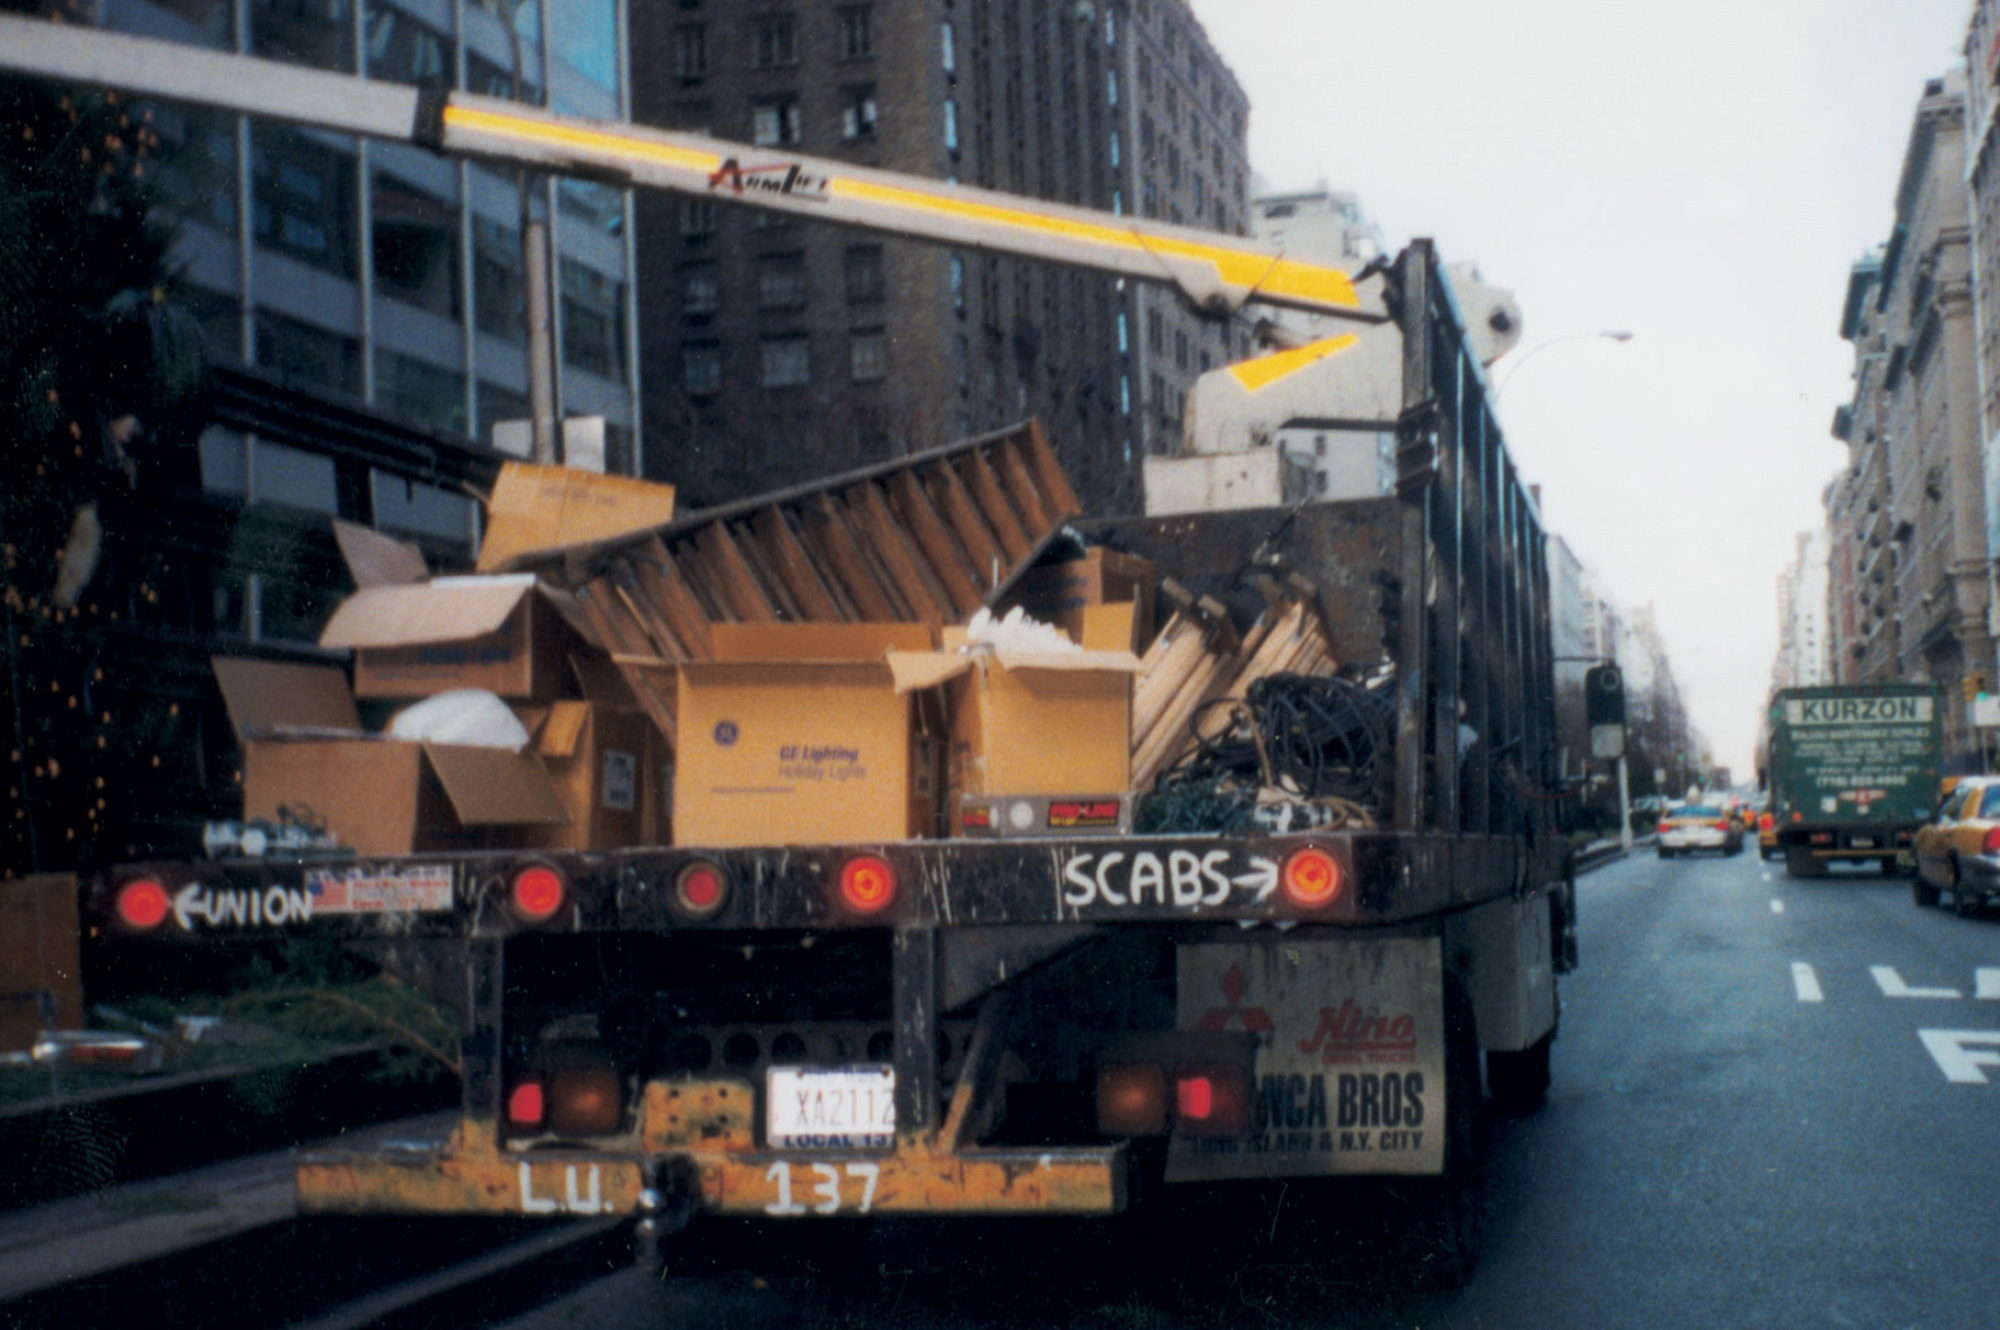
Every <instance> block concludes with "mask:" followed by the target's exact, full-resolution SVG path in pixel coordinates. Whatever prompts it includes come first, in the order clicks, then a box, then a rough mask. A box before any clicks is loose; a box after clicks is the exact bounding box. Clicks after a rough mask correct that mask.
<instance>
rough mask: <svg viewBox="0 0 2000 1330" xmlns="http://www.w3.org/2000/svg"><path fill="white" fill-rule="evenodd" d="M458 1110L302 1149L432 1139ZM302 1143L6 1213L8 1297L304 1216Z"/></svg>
mask: <svg viewBox="0 0 2000 1330" xmlns="http://www.w3.org/2000/svg"><path fill="white" fill-rule="evenodd" d="M455 1117H456V1115H455V1114H454V1113H450V1112H445V1113H433V1114H429V1115H427V1116H424V1117H420V1118H405V1119H403V1120H401V1121H398V1122H390V1123H384V1124H381V1125H379V1126H375V1127H369V1128H366V1129H363V1130H359V1131H354V1132H345V1133H342V1134H340V1135H338V1136H333V1137H328V1138H326V1139H325V1140H321V1141H315V1142H313V1143H311V1144H310V1145H308V1146H302V1147H300V1149H319V1148H324V1147H326V1146H330V1145H335V1144H338V1145H341V1146H347V1147H361V1146H366V1145H370V1144H379V1143H381V1142H384V1141H391V1140H403V1139H425V1140H428V1139H432V1138H436V1137H440V1136H442V1135H443V1134H444V1133H445V1132H446V1131H448V1130H449V1129H450V1126H451V1123H452V1122H453V1121H454V1120H455ZM297 1153H298V1150H279V1151H274V1152H272V1153H270V1154H263V1155H252V1156H249V1157H248V1158H244V1159H238V1160H232V1161H231V1162H229V1163H225V1164H215V1165H211V1166H209V1167H207V1168H199V1169H195V1170H193V1171H192V1172H188V1173H180V1174H176V1175H174V1176H172V1177H166V1178H154V1179H150V1180H148V1181H145V1182H132V1183H125V1184H122V1185H119V1186H113V1187H106V1188H104V1189H103V1190H101V1191H96V1192H92V1193H90V1194H88V1195H85V1196H76V1197H71V1198H70V1199H68V1200H61V1201H52V1202H49V1203H47V1204H45V1205H38V1206H34V1207H32V1208H30V1209H26V1210H17V1211H14V1212H12V1213H9V1214H0V1302H4V1301H7V1300H10V1299H13V1298H19V1297H22V1296H25V1295H26V1294H30V1293H35V1292H39V1291H40V1290H42V1289H47V1288H53V1287H55V1286H57V1285H59V1284H66V1283H70V1282H73V1281H75V1280H79V1279H86V1278H89V1277H90V1276H92V1275H99V1274H103V1273H105V1272H107V1271H110V1270H116V1269H120V1268H122V1267H125V1266H129V1265H136V1264H138V1263H139V1262H141V1261H150V1260H154V1259H156V1258H158V1257H162V1256H170V1255H172V1254H173V1253H175V1252H178V1251H186V1250H188V1249H190V1248H193V1247H199V1246H202V1245H204V1244H206V1243H210V1242H219V1241H221V1240H223V1239H225V1238H230V1237H234V1236H236V1235H237V1234H239V1233H245V1232H248V1231H250V1230H251V1229H255V1228H262V1227H264V1226H265V1225H267V1224H279V1223H284V1222H285V1221H287V1220H290V1219H293V1218H296V1217H297V1215H298V1198H297V1194H296V1192H295V1190H294V1187H293V1182H292V1162H293V1159H294V1157H295V1156H296V1155H297Z"/></svg>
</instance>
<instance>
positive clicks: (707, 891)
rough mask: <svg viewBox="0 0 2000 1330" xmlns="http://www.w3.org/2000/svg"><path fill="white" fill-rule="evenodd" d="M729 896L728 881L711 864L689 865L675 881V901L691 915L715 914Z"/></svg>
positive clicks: (718, 869)
mask: <svg viewBox="0 0 2000 1330" xmlns="http://www.w3.org/2000/svg"><path fill="white" fill-rule="evenodd" d="M728 894H729V882H728V880H727V879H726V878H724V877H723V876H722V870H721V869H720V868H718V867H716V866H715V865H714V864H711V863H695V864H689V865H688V866H687V867H686V868H683V869H682V870H681V872H680V876H679V877H677V878H675V879H674V900H675V901H676V902H678V903H679V905H680V907H681V909H683V910H684V911H686V912H687V913H689V914H694V915H710V914H715V913H716V912H718V911H719V910H721V909H722V905H723V901H724V899H725V898H726V897H727V896H728Z"/></svg>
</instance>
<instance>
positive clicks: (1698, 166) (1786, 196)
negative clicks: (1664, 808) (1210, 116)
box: [1193, 0, 1971, 779]
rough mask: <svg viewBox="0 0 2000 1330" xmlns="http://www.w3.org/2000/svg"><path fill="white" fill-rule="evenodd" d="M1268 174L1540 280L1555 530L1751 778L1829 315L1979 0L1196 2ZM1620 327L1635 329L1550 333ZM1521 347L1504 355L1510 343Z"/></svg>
mask: <svg viewBox="0 0 2000 1330" xmlns="http://www.w3.org/2000/svg"><path fill="white" fill-rule="evenodd" d="M1193 6H1194V11H1195V15H1196V17H1197V18H1199V19H1200V20H1201V22H1202V25H1203V26H1204V27H1206V28H1207V30H1208V33H1209V36H1210V38H1211V39H1212V40H1213V41H1214V43H1215V45H1216V47H1217V48H1218V49H1219V50H1220V51H1221V53H1222V56H1223V58H1224V59H1225V60H1226V61H1227V62H1228V63H1229V65H1230V67H1231V68H1232V69H1234V70H1235V72H1236V76H1237V78H1238V79H1240V80H1241V81H1242V83H1243V86H1244V88H1245V90H1246V91H1247V92H1248V93H1249V96H1250V105H1251V115H1250V158H1251V163H1252V165H1253V167H1254V168H1255V170H1256V171H1257V172H1258V173H1259V174H1260V175H1261V176H1262V177H1263V178H1264V179H1265V180H1266V181H1267V182H1268V183H1269V184H1270V186H1271V187H1272V188H1274V189H1278V190H1287V189H1299V188H1308V187H1311V186H1312V185H1314V184H1315V183H1316V182H1318V181H1320V180H1324V181H1326V183H1327V184H1328V185H1330V186H1331V187H1332V188H1334V189H1347V190H1353V191H1355V192H1356V193H1357V194H1359V196H1360V198H1361V201H1362V204H1363V206H1364V208H1365V209H1366V210H1367V211H1368V213H1369V214H1370V215H1371V216H1372V217H1373V219H1374V220H1375V221H1376V222H1377V223H1379V224H1380V226H1381V227H1382V231H1383V235H1384V238H1385V240H1386V241H1387V242H1388V244H1389V246H1390V247H1391V249H1392V250H1393V249H1394V248H1396V247H1399V246H1400V245H1402V244H1403V243H1404V242H1405V241H1407V240H1408V239H1410V238H1411V237H1413V236H1429V237H1432V238H1434V239H1436V240H1437V242H1438V246H1439V250H1440V252H1441V254H1442V255H1443V257H1444V258H1445V259H1446V260H1448V261H1460V260H1471V261H1472V262H1474V263H1477V264H1478V265H1479V269H1480V273H1481V275H1482V276H1483V277H1484V278H1485V279H1486V280H1487V281H1488V282H1490V283H1493V284H1495V285H1498V286H1503V287H1509V288H1511V289H1512V290H1513V291H1514V293H1515V297H1516V299H1517V300H1518V302H1519V304H1520V306H1521V311H1522V314H1523V320H1524V323H1525V334H1524V336H1523V339H1522V341H1521V344H1520V348H1519V349H1518V350H1516V351H1515V352H1514V353H1513V354H1512V355H1511V356H1509V357H1508V358H1506V359H1503V360H1501V361H1500V362H1498V363H1497V364H1496V365H1495V366H1494V367H1493V370H1492V375H1493V379H1494V382H1496V383H1497V384H1499V385H1500V386H1501V387H1502V388H1503V389H1504V391H1503V394H1502V396H1501V398H1500V413H1501V418H1502V421H1503V424H1504V425H1505V427H1506V429H1507V433H1508V439H1509V446H1510V447H1511V448H1512V449H1513V452H1514V456H1515V458H1516V460H1517V462H1518V463H1519V465H1520V467H1521V470H1522V472H1523V474H1524V475H1525V476H1526V478H1527V479H1528V480H1529V481H1530V482H1533V483H1537V484H1540V485H1541V487H1542V502H1543V516H1544V519H1545V521H1546V522H1547V524H1548V526H1549V528H1550V529H1551V530H1552V531H1554V532H1556V533H1557V534H1560V535H1561V536H1563V537H1564V538H1565V539H1567V540H1568V541H1569V543H1570V546H1571V548H1573V549H1574V550H1575V551H1576V553H1577V555H1578V557H1580V558H1581V559H1582V560H1583V562H1584V563H1585V565H1586V566H1588V567H1589V568H1590V570H1591V572H1592V574H1593V575H1594V576H1595V578H1596V579H1597V581H1598V583H1599V585H1600V586H1602V587H1604V588H1606V589H1607V590H1608V592H1609V594H1610V595H1611V596H1612V598H1613V599H1614V600H1617V601H1619V602H1621V603H1623V604H1628V605H1644V604H1646V603H1647V602H1651V603H1652V604H1653V605H1654V606H1655V609H1656V612H1657V615H1658V619H1659V623H1660V625H1661V629H1662V632H1663V633H1664V635H1665V637H1666V641H1667V649H1668V655H1669V658H1670V659H1671V661H1672V664H1673V669H1674V673H1675V676H1676V677H1677V678H1678V679H1679V680H1680V683H1681V687H1682V691H1683V693H1684V696H1685V698H1686V700H1687V703H1688V706H1689V708H1690V710H1691V712H1692V713H1693V716H1694V720H1695V723H1696V724H1697V725H1698V726H1699V727H1700V728H1701V730H1702V731H1703V733H1705V734H1706V735H1707V736H1708V737H1709V739H1710V740H1711V741H1712V743H1713V744H1714V746H1715V750H1716V757H1717V760H1718V761H1720V762H1723V763H1726V764H1728V765H1729V766H1731V767H1732V768H1733V769H1734V771H1735V772H1736V774H1737V776H1738V778H1739V779H1748V777H1749V773H1750V772H1751V770H1752V767H1753V764H1752V761H1751V749H1752V747H1753V745H1754V743H1755V735H1756V725H1757V716H1758V712H1759V710H1760V708H1761V707H1762V705H1763V702H1764V698H1765V693H1766V690H1767V688H1768V686H1769V683H1770V672H1771V663H1772V658H1773V655H1774V654H1775V652H1776V649H1777V579H1778V574H1779V572H1780V570H1781V569H1782V568H1783V567H1784V565H1785V563H1786V562H1787V561H1788V560H1789V559H1790V558H1791V557H1793V554H1794V552H1795V539H1796V535H1797V533H1798V532H1801V531H1805V530H1807V529H1809V528H1811V527H1814V526H1816V525H1818V524H1819V523H1820V521H1821V520H1822V509H1821V506H1820V494H1821V491H1822V489H1823V488H1824V486H1825V485H1826V482H1827V481H1828V480H1829V479H1830V478H1831V477H1832V475H1833V474H1834V472H1835V471H1836V470H1837V469H1838V468H1839V467H1841V466H1842V465H1844V463H1845V449H1844V448H1843V447H1842V446H1841V445H1840V444H1838V443H1837V442H1835V441H1834V440H1833V439H1832V437H1831V436H1830V435H1829V433H1828V426H1829V424H1830V423H1831V421H1832V419H1833V412H1834V408H1835V407H1836V406H1839V405H1841V404H1842V403H1844V402H1846V401H1847V400H1848V399H1849V396H1850V390H1851V387H1852V384H1851V380H1850V377H1849V376H1850V371H1851V369H1852V366H1853V357H1852V354H1851V351H1850V349H1849V348H1848V345H1847V344H1846V343H1845V342H1842V341H1841V340H1840V338H1839V335H1838V328H1839V322H1840V305H1841V298H1842V296H1843V294H1844V292H1845V284H1846V280H1847V271H1848V268H1849V266H1850V265H1851V264H1852V263H1853V262H1854V260H1856V259H1858V258H1860V257H1862V256H1863V255H1864V254H1865V253H1867V252H1868V251H1869V250H1870V249H1871V248H1872V247H1874V246H1876V245H1879V244H1880V243H1881V242H1882V241H1883V240H1884V239H1886V237H1887V235H1888V231H1889V227H1890V225H1891V221H1892V212H1893V206H1892V205H1893V198H1892V196H1893V194H1894V192H1895V188H1896V182H1897V176H1898V173H1899V172H1900V170H1901V167H1902V159H1903V151H1904V148H1905V147H1906V146H1907V144H1908V141H1909V133H1910V121H1911V116H1912V114H1913V112H1914V111H1915V108H1916V103H1917V101H1918V99H1919V98H1920V97H1921V95H1922V93H1923V86H1924V81H1925V80H1926V79H1927V78H1934V77H1937V76H1939V75H1941V74H1943V73H1944V72H1945V71H1946V70H1947V69H1948V68H1952V67H1955V66H1956V65H1957V64H1958V63H1959V62H1960V61H1961V60H1962V56H1961V53H1960V52H1961V47H1962V45H1963V42H1964V38H1965V30H1966V26H1967V23H1968V21H1969V19H1970V15H1971V6H1970V2H1969V0H1678V3H1674V4H1664V5H1663V4H1657V3H1634V2H1632V0H1395V2H1394V3H1387V4H1385V3H1382V0H1193ZM1606 329H1629V330H1631V331H1632V332H1633V333H1634V334H1635V336H1634V338H1633V340H1631V341H1630V342H1626V343H1617V342H1612V341H1608V340H1600V339H1595V338H1589V337H1584V338H1579V339H1577V340H1575V341H1572V342H1569V343H1566V344H1565V345H1562V346H1559V347H1550V348H1549V349H1548V350H1547V351H1546V353H1544V354H1541V355H1537V356H1535V358H1534V360H1533V362H1532V363H1526V362H1524V361H1523V357H1524V355H1526V354H1528V353H1530V352H1533V351H1534V350H1536V349H1537V348H1538V347H1539V346H1540V345H1541V344H1543V343H1545V342H1547V341H1548V340H1549V339H1552V338H1557V337H1566V336H1570V335H1573V334H1577V333H1590V332H1594V331H1598V330H1606ZM1523 363H1525V364H1526V367H1525V369H1524V370H1523V371H1522V373H1521V375H1520V377H1519V378H1518V379H1516V380H1513V381H1511V382H1510V381H1509V378H1508V375H1509V371H1510V369H1511V368H1512V366H1513V365H1515V364H1523Z"/></svg>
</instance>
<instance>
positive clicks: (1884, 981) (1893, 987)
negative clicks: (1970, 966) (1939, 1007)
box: [1868, 965, 1963, 998]
mask: <svg viewBox="0 0 2000 1330" xmlns="http://www.w3.org/2000/svg"><path fill="white" fill-rule="evenodd" d="M1868 973H1870V974H1872V975H1874V976H1875V985H1876V987H1878V988H1880V989H1881V990H1882V996H1883V997H1892V998H1956V997H1961V996H1963V995H1962V994H1961V993H1960V992H1959V991H1958V990H1957V989H1956V988H1911V987H1910V986H1909V985H1908V984H1906V983H1904V982H1903V976H1902V975H1900V974H1897V973H1896V967H1895V966H1893V965H1871V966H1869V967H1868Z"/></svg>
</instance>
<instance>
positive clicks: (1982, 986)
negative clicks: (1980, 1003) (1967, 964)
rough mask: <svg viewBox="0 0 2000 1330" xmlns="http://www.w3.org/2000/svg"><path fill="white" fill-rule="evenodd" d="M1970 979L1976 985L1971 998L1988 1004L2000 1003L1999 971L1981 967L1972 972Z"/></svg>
mask: <svg viewBox="0 0 2000 1330" xmlns="http://www.w3.org/2000/svg"><path fill="white" fill-rule="evenodd" d="M1972 978H1973V982H1974V983H1975V984H1976V985H1977V987H1976V988H1975V989H1974V990H1973V994H1972V996H1974V997H1976V998H1984V999H1986V1000H1987V1001H1988V1002H2000V969H1994V968H1993V967H1991V966H1986V965H1982V966H1980V967H1979V968H1978V969H1976V970H1974V971H1973V972H1972Z"/></svg>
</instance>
